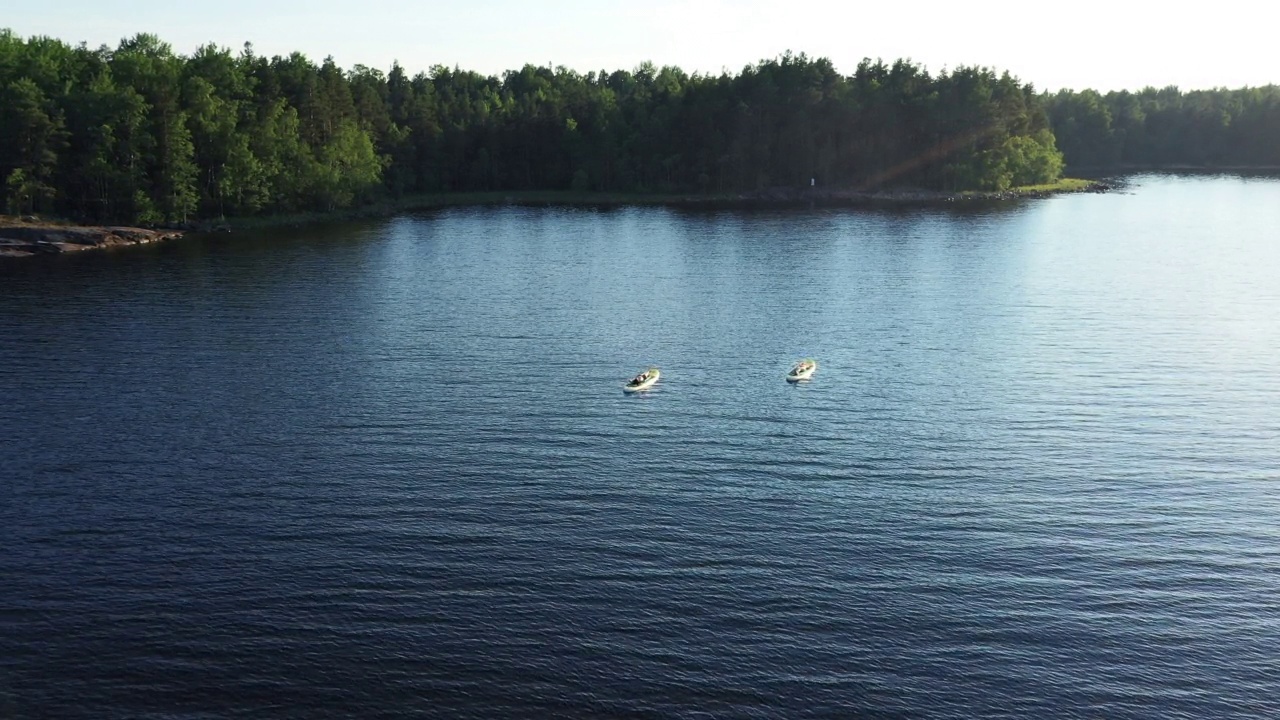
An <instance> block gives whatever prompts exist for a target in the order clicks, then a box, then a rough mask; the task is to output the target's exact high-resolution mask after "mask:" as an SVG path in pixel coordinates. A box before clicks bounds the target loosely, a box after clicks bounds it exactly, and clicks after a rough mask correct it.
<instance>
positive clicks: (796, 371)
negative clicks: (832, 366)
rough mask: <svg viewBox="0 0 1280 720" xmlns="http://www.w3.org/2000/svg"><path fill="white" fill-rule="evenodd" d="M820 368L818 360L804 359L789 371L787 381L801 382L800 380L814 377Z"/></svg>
mask: <svg viewBox="0 0 1280 720" xmlns="http://www.w3.org/2000/svg"><path fill="white" fill-rule="evenodd" d="M817 369H818V362H817V361H816V360H809V359H807V358H806V359H804V360H801V361H800V362H798V363H796V364H795V365H792V366H791V370H789V371H787V382H799V381H800V380H808V379H809V378H811V377H813V373H814V372H815V371H816V370H817Z"/></svg>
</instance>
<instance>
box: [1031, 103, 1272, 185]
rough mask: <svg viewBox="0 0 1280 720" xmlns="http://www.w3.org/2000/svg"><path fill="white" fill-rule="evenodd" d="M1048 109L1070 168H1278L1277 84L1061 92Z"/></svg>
mask: <svg viewBox="0 0 1280 720" xmlns="http://www.w3.org/2000/svg"><path fill="white" fill-rule="evenodd" d="M1047 105H1048V109H1049V116H1050V118H1051V120H1052V124H1053V132H1054V135H1055V136H1056V138H1057V141H1058V145H1059V147H1060V148H1061V149H1062V151H1063V153H1064V154H1065V156H1066V162H1067V164H1068V165H1069V166H1070V167H1072V168H1105V169H1114V168H1117V167H1122V166H1145V167H1198V166H1203V167H1241V168H1244V167H1270V168H1277V167H1280V86H1276V85H1268V86H1266V87H1259V88H1243V89H1239V90H1225V89H1219V90H1197V91H1192V92H1187V93H1183V92H1180V91H1179V90H1178V89H1177V88H1172V87H1169V88H1164V89H1161V90H1157V89H1155V88H1147V89H1145V90H1143V91H1141V92H1138V93H1131V92H1110V93H1107V94H1106V95H1101V94H1099V93H1097V92H1095V91H1093V90H1085V91H1083V92H1073V91H1070V90H1063V91H1060V92H1058V93H1057V94H1056V95H1051V96H1049V98H1048V102H1047Z"/></svg>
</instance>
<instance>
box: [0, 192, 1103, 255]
mask: <svg viewBox="0 0 1280 720" xmlns="http://www.w3.org/2000/svg"><path fill="white" fill-rule="evenodd" d="M1115 187H1116V183H1114V182H1111V181H1101V180H1077V179H1063V180H1062V181H1060V182H1058V183H1055V184H1053V185H1044V186H1033V187H1024V188H1013V189H1010V190H1006V191H1002V192H986V191H964V192H942V191H934V190H878V191H867V190H857V189H847V188H771V189H768V190H761V191H757V192H749V193H709V194H702V195H699V194H693V193H661V194H659V193H654V194H648V193H604V192H573V191H568V190H539V191H518V192H501V191H499V192H478V193H434V194H429V195H413V196H406V197H402V198H397V199H392V200H383V201H380V202H376V203H372V204H370V205H366V206H362V207H358V208H348V209H343V210H332V211H328V212H307V213H291V214H280V215H266V216H261V217H240V218H219V219H212V220H202V221H197V222H192V223H188V224H186V225H184V226H182V227H168V228H154V229H149V228H138V227H128V226H122V225H80V224H77V223H73V222H60V221H55V220H46V219H41V218H37V217H32V216H24V217H21V218H19V217H10V216H0V258H17V257H33V256H37V255H61V254H66V253H71V252H80V251H83V250H100V249H104V248H115V247H127V246H133V245H147V244H151V243H156V242H162V241H165V240H172V239H176V238H180V237H183V236H184V235H186V234H187V233H188V232H196V233H226V232H240V231H248V230H256V229H266V228H273V227H289V226H292V227H297V226H303V225H309V224H313V223H322V222H333V221H341V220H367V219H374V218H384V217H392V216H394V215H398V214H401V213H411V212H424V211H431V210H440V209H445V208H457V207H496V206H516V207H582V208H621V207H670V208H683V209H692V210H733V209H762V208H819V207H821V208H875V207H880V208H883V207H929V206H955V205H957V204H959V205H964V204H975V205H977V204H984V203H1000V202H1008V201H1014V200H1023V199H1032V198H1047V197H1052V196H1054V195H1060V194H1070V193H1082V192H1091V193H1098V192H1107V191H1109V190H1112V189H1114V188H1115Z"/></svg>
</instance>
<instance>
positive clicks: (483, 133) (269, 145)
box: [0, 30, 1280, 224]
mask: <svg viewBox="0 0 1280 720" xmlns="http://www.w3.org/2000/svg"><path fill="white" fill-rule="evenodd" d="M1168 92H1169V91H1160V93H1155V95H1153V96H1152V97H1153V99H1151V100H1150V101H1148V100H1147V99H1146V98H1147V94H1146V93H1143V94H1140V95H1137V96H1127V97H1130V98H1136V99H1137V100H1136V101H1135V103H1136V106H1137V108H1138V109H1137V110H1136V111H1132V112H1130V111H1128V110H1110V109H1109V108H1108V103H1110V102H1111V96H1107V98H1096V97H1094V96H1090V95H1088V94H1087V93H1080V94H1073V93H1063V94H1058V95H1056V96H1045V95H1042V94H1037V93H1036V92H1035V91H1034V90H1033V88H1032V87H1031V86H1030V85H1024V84H1022V83H1020V82H1019V81H1018V80H1016V79H1015V78H1012V77H1011V76H1009V75H1008V74H1007V73H1006V74H997V73H995V72H994V71H992V70H989V69H987V68H976V67H961V68H957V69H955V70H952V71H949V72H948V71H943V72H941V73H939V74H936V75H931V74H930V73H928V72H927V71H925V70H924V69H923V68H921V67H919V66H917V65H915V64H913V63H910V62H906V61H897V62H895V63H893V64H885V63H883V62H878V61H877V62H872V61H870V60H866V61H863V62H862V63H861V64H859V65H858V67H857V68H856V69H855V71H854V73H853V74H852V75H849V76H843V75H840V74H839V73H837V72H836V71H835V69H834V68H833V67H832V65H831V63H830V62H829V61H827V60H825V59H811V58H808V57H806V56H805V55H798V56H793V55H791V54H787V55H785V56H783V57H781V58H778V59H775V60H769V61H764V62H761V63H759V64H757V65H753V66H750V67H747V68H744V69H743V71H742V72H741V73H739V74H737V75H729V74H722V75H718V76H715V75H692V76H690V75H688V74H686V73H684V72H683V71H681V70H680V69H678V68H674V67H662V68H657V67H654V66H653V65H651V64H647V63H646V64H644V65H641V66H640V67H638V68H636V69H635V70H634V71H617V72H599V73H596V72H591V73H587V74H585V75H582V74H579V73H576V72H573V71H571V70H567V69H565V68H555V69H552V68H547V67H535V66H531V65H528V66H525V67H524V68H522V69H520V70H518V71H509V72H507V73H505V74H504V75H503V76H502V77H492V76H484V75H479V74H477V73H473V72H467V71H463V70H458V69H449V68H445V67H435V68H432V69H431V70H430V72H427V73H419V74H416V75H414V76H410V75H409V74H408V73H406V72H405V70H404V69H403V68H401V67H400V66H398V65H396V66H394V67H392V68H391V70H390V72H389V73H387V74H384V73H382V72H381V71H378V70H374V69H371V68H368V67H364V66H360V65H357V66H355V67H354V68H352V69H351V70H343V69H340V68H338V67H337V66H336V65H335V64H334V62H333V61H332V59H326V60H325V61H324V62H322V63H320V64H318V65H317V64H316V63H314V62H312V61H311V60H309V59H307V58H306V57H304V56H303V55H301V54H297V53H295V54H293V55H290V56H288V57H279V56H276V57H271V58H266V57H262V56H259V55H257V54H255V53H254V52H253V50H252V48H251V47H250V46H248V45H246V46H245V48H244V50H243V51H241V52H239V53H233V52H231V51H230V50H228V49H224V48H219V47H217V46H215V45H207V46H204V47H201V48H199V49H198V50H197V51H196V52H195V53H194V54H192V55H191V56H189V57H184V56H179V55H175V54H174V53H173V52H172V50H171V48H170V47H169V46H168V45H166V44H165V43H163V42H161V41H160V39H159V38H157V37H155V36H152V35H146V34H141V35H137V36H135V37H133V38H130V39H127V40H124V41H122V42H121V43H120V45H119V46H118V47H117V48H115V49H110V48H106V47H102V48H99V49H96V50H94V49H89V48H87V47H85V46H83V45H81V46H79V47H72V46H69V45H67V44H65V43H62V42H60V41H58V40H54V39H50V38H43V37H35V38H30V39H24V38H19V37H17V36H15V35H14V34H13V33H11V32H9V31H3V30H0V190H2V191H3V200H4V208H5V209H7V210H8V211H9V212H11V213H28V212H37V213H46V214H57V215H63V216H69V217H74V218H77V219H81V220H95V221H115V222H132V223H140V224H162V223H175V222H183V221H186V220H191V219H195V218H207V217H217V216H223V215H252V214H258V213H278V212H289V211H297V210H327V209H334V208H339V207H347V206H351V205H354V204H359V203H362V202H365V201H368V200H371V199H374V198H377V197H382V196H393V197H394V196H401V195H405V194H412V193H435V192H459V191H512V190H561V189H564V190H578V191H614V192H616V191H637V192H673V191H679V192H707V193H712V192H736V191H750V190H760V189H766V188H773V187H806V186H808V185H809V184H810V180H811V179H813V178H816V180H817V182H818V183H819V184H820V185H822V186H824V187H843V188H862V189H870V188H881V187H894V186H910V187H919V188H931V189H939V190H966V189H980V190H1001V189H1005V188H1007V187H1010V186H1012V185H1024V184H1033V183H1042V182H1051V181H1053V180H1055V179H1057V178H1058V177H1060V175H1061V172H1062V168H1063V154H1062V152H1060V151H1059V150H1058V147H1057V144H1056V142H1055V136H1054V132H1052V131H1051V124H1050V118H1051V117H1052V118H1053V120H1054V122H1055V123H1057V125H1055V126H1054V129H1056V130H1058V131H1059V132H1063V131H1062V130H1060V129H1059V128H1060V127H1068V126H1069V127H1070V130H1069V131H1067V133H1066V135H1065V137H1067V138H1069V140H1068V141H1066V142H1064V143H1063V144H1064V145H1065V146H1066V149H1067V151H1068V155H1067V158H1068V160H1069V161H1070V162H1072V163H1074V164H1092V163H1091V161H1090V162H1085V160H1087V159H1089V158H1091V157H1093V156H1095V155H1096V156H1098V157H1106V158H1111V159H1115V158H1118V159H1120V160H1124V159H1127V158H1129V157H1130V156H1131V155H1133V156H1135V157H1136V156H1137V155H1135V153H1137V154H1141V153H1146V154H1145V155H1141V156H1142V157H1144V158H1145V157H1148V156H1150V157H1157V156H1159V157H1161V158H1163V157H1165V156H1166V155H1168V152H1167V151H1168V147H1167V144H1168V143H1185V142H1193V140H1189V139H1188V137H1187V133H1188V132H1192V131H1183V130H1169V129H1168V127H1176V128H1182V127H1183V126H1184V125H1187V122H1188V121H1185V120H1184V118H1186V117H1191V116H1193V115H1194V117H1195V118H1196V121H1195V122H1200V121H1201V120H1200V116H1199V115H1195V114H1194V113H1195V112H1199V111H1198V110H1193V107H1196V108H1198V107H1199V105H1200V104H1201V100H1200V99H1199V96H1198V95H1196V94H1192V95H1188V96H1182V95H1179V94H1177V93H1176V91H1175V92H1173V94H1172V95H1170V96H1168V97H1166V96H1165V95H1162V94H1161V93H1165V94H1167V93H1168ZM1095 95H1096V94H1095ZM1193 96H1194V97H1195V98H1196V99H1195V100H1194V101H1193V100H1191V98H1192V97H1193ZM1274 96H1275V92H1274V88H1272V89H1270V95H1264V96H1263V97H1262V98H1261V99H1258V100H1256V101H1255V100H1248V101H1246V99H1245V97H1244V96H1243V95H1239V96H1238V99H1237V100H1233V102H1236V103H1237V104H1238V105H1239V106H1240V108H1245V107H1247V108H1250V110H1249V111H1248V114H1247V117H1248V118H1249V119H1248V120H1247V122H1248V123H1254V125H1256V129H1255V130H1254V131H1253V134H1249V135H1247V139H1246V140H1244V141H1243V142H1244V146H1245V147H1248V146H1250V145H1249V144H1250V143H1255V144H1256V143H1265V142H1271V143H1272V144H1271V145H1270V146H1269V147H1270V148H1271V149H1272V151H1273V152H1274V148H1275V144H1274V140H1275V138H1276V135H1277V134H1276V132H1275V129H1276V128H1277V127H1280V125H1278V124H1277V123H1278V122H1280V121H1277V119H1276V116H1275V112H1274V108H1275V100H1274ZM1213 97H1215V98H1216V97H1217V96H1213ZM1231 97H1232V98H1237V96H1236V95H1231ZM1267 98H1270V99H1269V100H1268V99H1267ZM1093 100H1097V102H1096V103H1094V102H1093ZM1157 101H1158V102H1157ZM1215 102H1216V101H1215ZM1091 103H1092V104H1091ZM1268 103H1269V104H1268ZM1095 105H1096V106H1097V107H1098V108H1101V109H1102V110H1103V111H1105V112H1095V110H1094V106H1095ZM1209 105H1210V106H1211V107H1215V108H1216V107H1217V105H1214V104H1213V103H1209ZM1255 106H1257V107H1264V108H1269V109H1264V110H1254V109H1252V108H1254V107H1255ZM1126 107H1127V106H1126ZM1237 109H1238V108H1236V106H1235V105H1232V109H1231V112H1232V113H1234V114H1232V115H1231V117H1232V118H1233V119H1234V118H1245V117H1246V114H1245V111H1244V110H1240V112H1239V113H1237V112H1235V111H1236V110H1237ZM1126 112H1127V113H1128V114H1125V113H1126ZM1108 113H1109V114H1108ZM1210 114H1212V113H1210ZM1134 123H1137V125H1139V126H1141V127H1142V129H1143V133H1144V134H1143V135H1142V137H1143V138H1144V139H1143V142H1142V143H1141V144H1139V143H1137V141H1136V140H1135V139H1134V138H1136V137H1137V136H1138V135H1137V134H1136V133H1135V132H1134V131H1133V127H1134ZM1228 124H1229V126H1230V127H1232V128H1238V127H1243V126H1244V125H1245V124H1246V121H1245V120H1241V121H1239V122H1234V121H1233V122H1229V123H1228ZM1190 127H1192V130H1195V129H1197V128H1200V127H1201V126H1200V125H1196V124H1194V123H1191V125H1190ZM1250 127H1253V126H1250ZM1096 128H1101V129H1100V130H1098V129H1096ZM1241 132H1243V131H1241ZM1232 137H1234V136H1232ZM1242 137H1243V136H1242ZM1234 142H1235V140H1229V139H1228V140H1223V141H1222V143H1220V144H1221V146H1222V147H1223V148H1231V149H1233V151H1234V149H1236V148H1237V145H1234V144H1232V143H1234ZM1214 147H1217V146H1214ZM1223 152H1226V150H1223ZM1090 153H1092V154H1093V155H1090ZM1162 153H1164V154H1162ZM1170 156H1171V155H1170ZM1263 156H1264V154H1263V153H1257V152H1255V153H1254V154H1253V159H1254V160H1256V159H1258V158H1260V157H1263ZM1215 157H1216V156H1215Z"/></svg>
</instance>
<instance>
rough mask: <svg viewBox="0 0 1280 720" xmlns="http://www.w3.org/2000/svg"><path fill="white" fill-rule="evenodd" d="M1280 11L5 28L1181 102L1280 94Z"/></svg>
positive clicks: (358, 59) (869, 6)
mask: <svg viewBox="0 0 1280 720" xmlns="http://www.w3.org/2000/svg"><path fill="white" fill-rule="evenodd" d="M1277 19H1280V13H1278V12H1277V10H1275V9H1274V4H1273V3H1270V2H1264V1H1261V0H1249V2H1244V1H1243V0H1218V2H1213V3H1194V4H1192V3H1152V2H1143V3H1136V2H1135V3H1130V2H1129V1H1128V0H1110V2H1100V1H1098V0H1074V1H1073V2H1036V1H1035V0H1030V1H1029V0H1018V1H1016V2H1007V1H1006V0H992V1H988V2H982V1H975V0H943V1H938V0H915V1H914V2H912V1H910V0H905V1H902V2H877V3H857V2H851V1H846V2H840V1H839V0H649V2H641V1H639V0H544V2H533V1H531V0H450V1H441V0H219V1H218V2H184V1H183V0H45V1H44V2H31V0H0V28H3V27H7V28H9V29H11V30H13V31H14V32H15V33H17V34H18V35H21V36H24V37H27V36H31V35H49V36H53V37H56V38H59V39H61V40H64V41H66V42H69V43H71V44H78V43H80V42H82V41H83V42H87V43H88V44H89V45H90V46H91V47H97V46H98V45H102V44H106V45H109V46H112V47H114V46H115V45H116V44H117V43H119V41H120V39H121V38H123V37H126V36H131V35H133V34H135V33H138V32H151V33H155V34H156V35H159V36H160V38H161V39H162V40H164V41H166V42H168V43H170V44H171V45H173V47H174V50H175V51H176V52H178V53H181V54H184V55H188V54H190V53H191V52H193V51H194V50H195V49H196V48H197V47H198V46H200V45H202V44H204V43H207V42H214V43H217V44H218V45H220V46H224V47H230V48H232V49H233V50H235V51H238V50H239V49H240V48H241V46H243V44H244V43H245V42H246V41H248V42H252V43H253V45H254V48H255V50H256V52H257V53H258V54H260V55H268V56H270V55H284V54H288V53H290V52H293V51H295V50H297V51H301V52H302V53H304V54H306V55H307V56H308V57H310V58H311V59H312V60H315V61H317V62H319V61H320V60H323V59H324V57H325V56H326V55H332V56H333V57H334V59H335V60H336V61H337V63H338V64H339V65H340V66H342V67H344V68H350V67H351V66H353V65H356V64H362V65H368V66H370V67H375V68H378V69H381V70H383V71H386V70H387V69H389V68H390V67H391V63H392V61H393V60H398V61H399V62H400V64H401V65H402V66H404V68H405V69H406V70H408V71H409V73H410V74H414V73H416V72H419V71H425V70H427V69H429V68H430V67H431V66H432V65H437V64H440V65H448V66H454V65H458V66H461V67H462V68H463V69H469V70H476V71H479V72H482V73H486V74H500V73H501V72H502V71H503V70H507V69H516V68H519V67H520V66H522V65H524V64H525V63H534V64H537V65H546V64H551V65H564V66H567V67H570V68H573V69H575V70H579V71H581V72H586V71H588V70H602V69H603V70H610V71H612V70H617V69H631V68H634V67H635V66H636V65H638V64H639V63H641V62H643V61H645V60H650V61H652V62H653V63H654V64H656V65H678V66H680V67H682V68H684V69H685V70H686V71H689V72H694V71H702V72H704V73H705V72H711V73H719V72H720V71H721V69H727V70H729V71H730V72H733V73H736V72H738V71H740V70H741V69H742V67H743V66H744V65H747V64H749V63H752V62H756V61H758V60H760V59H763V58H772V57H776V56H778V55H780V54H781V53H783V52H784V51H786V50H788V49H790V50H792V51H794V52H796V53H800V52H805V53H807V54H809V55H810V56H813V57H828V58H830V59H831V61H832V62H833V63H834V64H835V66H836V69H837V70H838V71H840V72H841V73H844V74H851V73H852V72H853V71H854V69H855V68H856V66H857V64H858V61H859V60H860V59H862V58H863V57H871V58H877V57H879V58H883V59H885V60H886V61H891V60H894V59H897V58H910V59H912V60H914V61H915V62H917V63H921V64H923V65H925V66H926V67H927V68H928V69H929V70H930V71H934V72H936V71H938V70H940V69H942V68H944V67H948V68H952V67H955V66H957V65H987V66H990V67H994V68H996V69H998V70H1008V71H1009V72H1011V73H1013V74H1014V75H1016V76H1018V77H1019V78H1020V79H1022V80H1023V81H1024V82H1031V83H1034V84H1035V86H1036V87H1037V88H1038V89H1047V90H1057V89H1059V88H1063V87H1067V88H1073V89H1077V90H1080V89H1084V88H1086V87H1092V88H1095V89H1098V90H1102V91H1106V90H1119V89H1130V90H1137V89H1141V88H1142V87H1144V86H1147V85H1153V86H1156V87H1162V86H1165V85H1177V86H1178V87H1180V88H1182V89H1183V90H1192V89H1200V88H1210V87H1221V86H1226V87H1231V88H1236V87H1242V86H1245V85H1250V86H1256V85H1265V84H1268V83H1280V44H1277V42H1276V40H1275V39H1274V30H1275V27H1276V21H1277Z"/></svg>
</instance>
